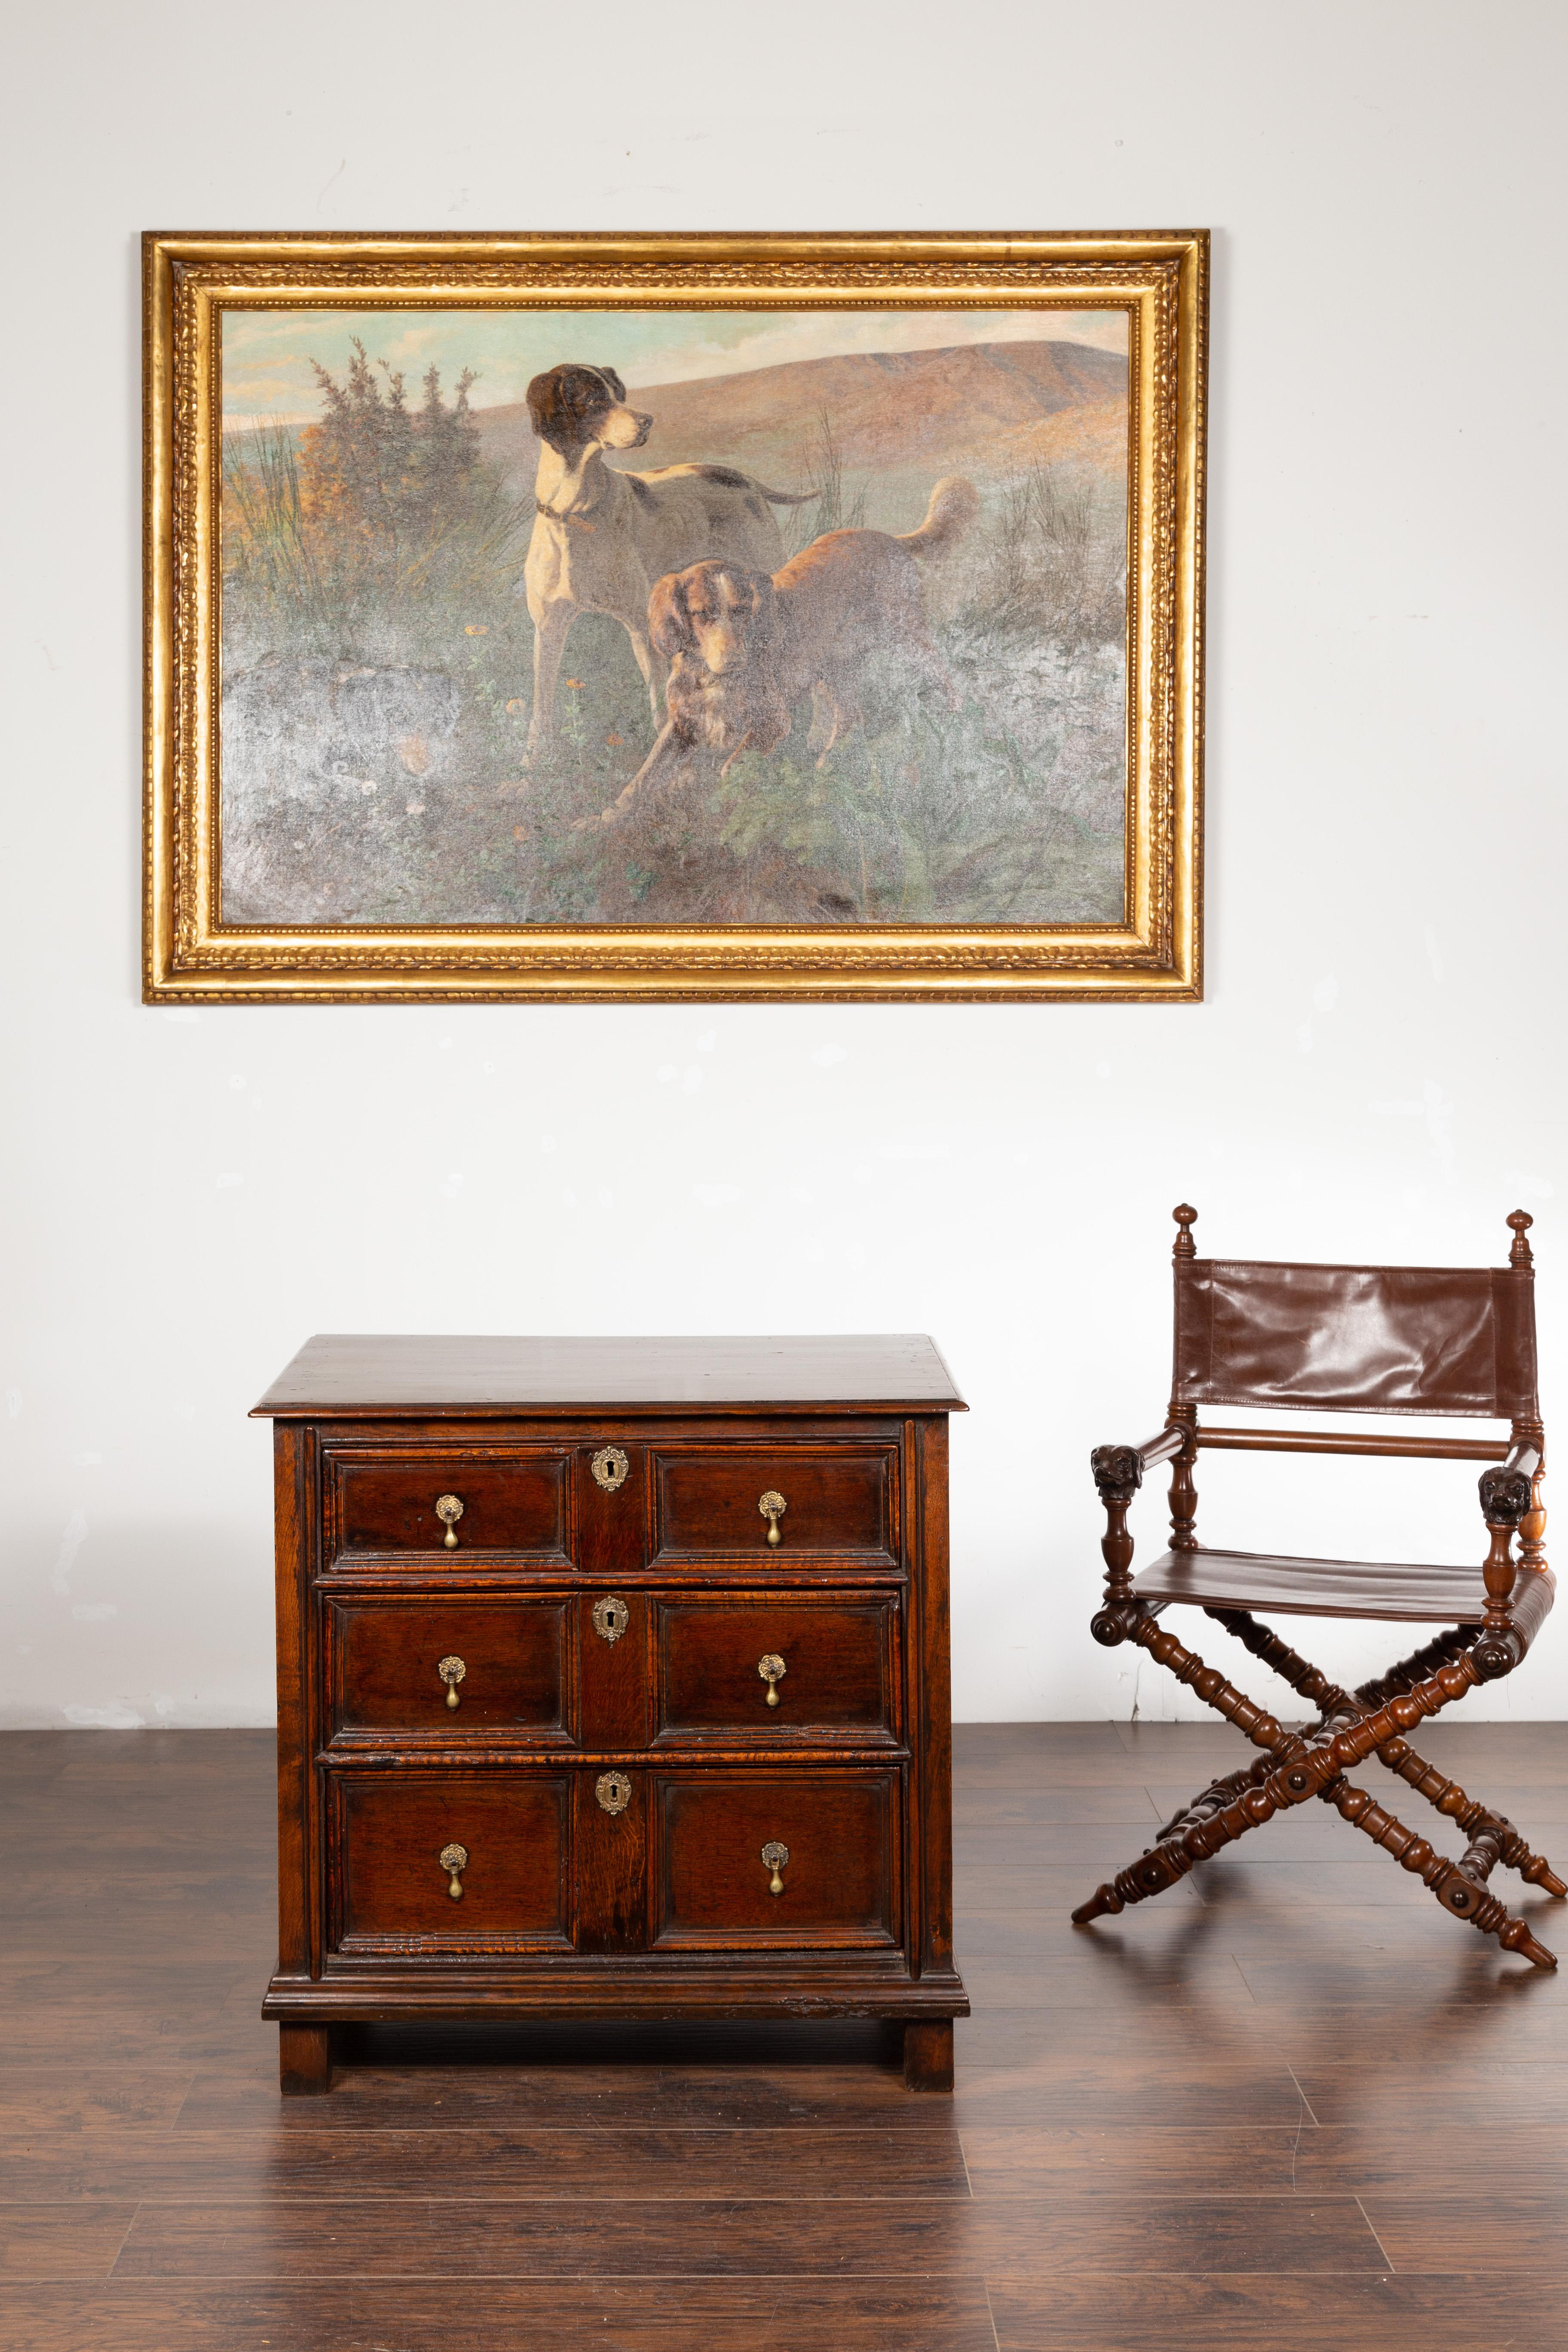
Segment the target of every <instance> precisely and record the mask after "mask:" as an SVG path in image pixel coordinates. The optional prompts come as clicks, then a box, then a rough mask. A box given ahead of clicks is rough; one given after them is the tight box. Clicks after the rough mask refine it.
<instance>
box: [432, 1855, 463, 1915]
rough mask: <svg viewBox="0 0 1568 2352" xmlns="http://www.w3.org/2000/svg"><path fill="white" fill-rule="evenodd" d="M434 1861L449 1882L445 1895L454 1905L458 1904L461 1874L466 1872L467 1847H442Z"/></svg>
mask: <svg viewBox="0 0 1568 2352" xmlns="http://www.w3.org/2000/svg"><path fill="white" fill-rule="evenodd" d="M436 1859H437V1862H438V1863H439V1864H440V1865H441V1867H442V1869H443V1870H444V1871H445V1872H446V1874H447V1878H448V1879H449V1880H450V1881H451V1884H450V1885H448V1887H447V1894H448V1895H450V1896H451V1898H452V1900H453V1902H454V1903H460V1902H461V1901H462V1899H463V1881H462V1876H461V1873H462V1872H464V1871H465V1870H467V1868H468V1847H467V1846H466V1845H444V1846H443V1847H442V1848H441V1851H440V1853H438V1854H437V1857H436Z"/></svg>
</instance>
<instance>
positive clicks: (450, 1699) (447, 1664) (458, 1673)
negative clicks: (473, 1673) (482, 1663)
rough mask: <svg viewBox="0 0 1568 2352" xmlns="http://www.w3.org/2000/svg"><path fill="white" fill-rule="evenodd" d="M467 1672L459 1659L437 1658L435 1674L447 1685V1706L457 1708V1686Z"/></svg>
mask: <svg viewBox="0 0 1568 2352" xmlns="http://www.w3.org/2000/svg"><path fill="white" fill-rule="evenodd" d="M436 1672H437V1674H438V1675H440V1677H441V1680H442V1681H443V1682H444V1683H445V1684H446V1685H447V1706H457V1704H458V1684H459V1683H460V1682H461V1681H462V1679H463V1676H464V1675H466V1674H467V1673H468V1668H467V1666H466V1665H465V1664H463V1661H462V1660H461V1658H439V1659H437V1663H436Z"/></svg>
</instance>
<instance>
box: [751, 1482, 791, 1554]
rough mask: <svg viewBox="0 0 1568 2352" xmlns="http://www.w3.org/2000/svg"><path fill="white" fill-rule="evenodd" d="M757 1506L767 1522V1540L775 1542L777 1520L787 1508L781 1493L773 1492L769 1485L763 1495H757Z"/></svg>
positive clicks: (777, 1528) (777, 1536) (777, 1535)
mask: <svg viewBox="0 0 1568 2352" xmlns="http://www.w3.org/2000/svg"><path fill="white" fill-rule="evenodd" d="M757 1508H758V1510H759V1511H761V1513H762V1515H763V1518H764V1519H766V1521H767V1523H768V1541H769V1542H770V1543H771V1544H776V1543H777V1541H778V1539H779V1521H780V1519H781V1518H783V1517H784V1513H785V1511H786V1510H788V1508H789V1505H788V1504H787V1503H786V1502H785V1501H784V1496H782V1495H777V1494H775V1493H774V1492H773V1488H772V1487H771V1486H770V1487H769V1488H768V1491H767V1493H766V1494H765V1495H759V1496H758V1497H757Z"/></svg>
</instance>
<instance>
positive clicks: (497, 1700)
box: [322, 1592, 578, 1742]
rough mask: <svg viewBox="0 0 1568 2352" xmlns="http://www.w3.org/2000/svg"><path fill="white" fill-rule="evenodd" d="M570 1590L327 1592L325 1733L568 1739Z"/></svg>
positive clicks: (572, 1675) (572, 1681)
mask: <svg viewBox="0 0 1568 2352" xmlns="http://www.w3.org/2000/svg"><path fill="white" fill-rule="evenodd" d="M577 1607H578V1603H577V1597H576V1595H572V1596H571V1597H569V1598H568V1597H566V1596H564V1595H547V1596H539V1597H534V1596H531V1595H530V1596H527V1597H519V1598H516V1599H510V1598H508V1599H498V1598H495V1597H493V1596H490V1595H482V1596H479V1597H474V1596H470V1595H468V1594H458V1593H453V1594H450V1595H448V1594H447V1593H445V1592H442V1593H436V1594H429V1595H424V1594H421V1595H419V1596H417V1597H416V1596H408V1597H404V1596H402V1595H399V1594H397V1593H395V1592H394V1593H391V1594H384V1593H379V1592H378V1593H376V1594H374V1595H371V1594H369V1593H354V1594H353V1595H352V1596H346V1595H342V1594H341V1593H338V1592H334V1593H333V1594H332V1596H331V1598H330V1599H329V1600H327V1601H325V1603H324V1606H323V1610H322V1648H323V1679H324V1683H325V1687H326V1694H327V1712H328V1723H327V1730H328V1733H329V1736H330V1737H331V1738H333V1739H344V1738H346V1739H357V1740H366V1739H370V1740H379V1741H384V1740H405V1739H424V1740H426V1741H429V1740H432V1739H435V1740H440V1741H442V1742H447V1741H449V1740H455V1739H465V1738H475V1739H481V1738H482V1739H487V1740H495V1739H498V1738H499V1739H512V1738H515V1739H520V1740H525V1741H530V1742H532V1741H545V1742H549V1741H566V1740H570V1739H571V1738H574V1727H575V1720H576V1704H575V1700H576V1688H577V1673H576V1664H577V1661H576V1655H575V1633H574V1619H575V1617H576V1614H577Z"/></svg>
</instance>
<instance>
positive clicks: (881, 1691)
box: [653, 1592, 902, 1748]
mask: <svg viewBox="0 0 1568 2352" xmlns="http://www.w3.org/2000/svg"><path fill="white" fill-rule="evenodd" d="M899 1618H900V1608H899V1595H898V1594H897V1593H896V1592H875V1593H871V1592H868V1593H866V1594H864V1595H856V1596H854V1597H851V1596H850V1595H848V1594H846V1593H842V1592H839V1593H832V1594H826V1593H824V1594H816V1593H809V1592H789V1593H779V1592H758V1593H736V1592H727V1593H722V1594H719V1593H715V1594H711V1595H710V1594H704V1593H689V1594H682V1595H680V1596H679V1598H671V1599H668V1600H659V1599H656V1600H655V1601H654V1602H653V1647H654V1659H655V1678H654V1726H653V1738H654V1744H655V1745H656V1746H658V1747H661V1748H665V1747H671V1746H675V1745H679V1744H683V1743H686V1742H697V1741H700V1742H702V1744H703V1745H705V1746H713V1745H715V1744H717V1743H719V1742H721V1741H722V1742H732V1741H736V1740H739V1741H742V1742H750V1741H752V1740H756V1741H758V1742H760V1743H762V1744H763V1745H766V1746H774V1745H778V1746H789V1745H793V1744H794V1743H795V1742H796V1741H798V1740H809V1741H811V1742H813V1743H814V1744H816V1743H822V1744H826V1743H830V1742H834V1741H844V1742H847V1743H850V1744H853V1745H854V1746H857V1747H879V1746H881V1745H882V1744H883V1743H884V1742H885V1743H886V1744H887V1745H888V1746H889V1747H893V1746H897V1744H898V1742H899V1738H900V1732H901V1729H902V1724H901V1709H900V1704H899V1696H900V1687H899V1686H900V1675H899V1650H900V1643H899Z"/></svg>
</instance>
